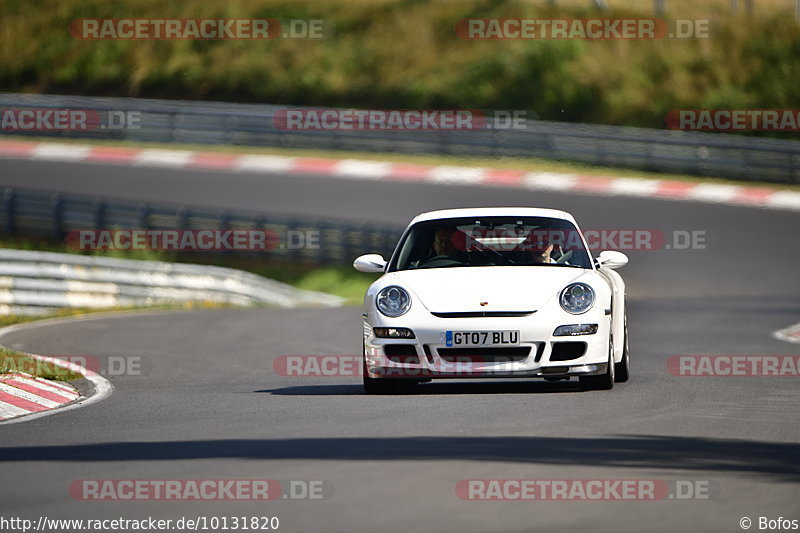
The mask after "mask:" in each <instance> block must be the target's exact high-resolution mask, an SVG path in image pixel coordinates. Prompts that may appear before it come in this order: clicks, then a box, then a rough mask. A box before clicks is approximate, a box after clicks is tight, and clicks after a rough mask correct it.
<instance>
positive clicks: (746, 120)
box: [665, 109, 800, 131]
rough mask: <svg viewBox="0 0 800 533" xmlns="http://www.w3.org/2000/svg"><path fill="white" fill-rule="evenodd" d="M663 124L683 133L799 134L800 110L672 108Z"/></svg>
mask: <svg viewBox="0 0 800 533" xmlns="http://www.w3.org/2000/svg"><path fill="white" fill-rule="evenodd" d="M665 122H666V124H667V127H668V128H669V129H673V130H683V131H800V109H673V110H672V111H670V112H669V113H668V114H667V116H666V118H665Z"/></svg>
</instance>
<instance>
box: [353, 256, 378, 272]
mask: <svg viewBox="0 0 800 533" xmlns="http://www.w3.org/2000/svg"><path fill="white" fill-rule="evenodd" d="M353 268H355V269H356V270H358V271H359V272H383V271H384V269H385V268H386V260H385V259H384V258H383V256H382V255H380V254H367V255H362V256H360V257H357V258H356V260H355V261H353Z"/></svg>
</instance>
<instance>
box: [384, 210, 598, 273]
mask: <svg viewBox="0 0 800 533" xmlns="http://www.w3.org/2000/svg"><path fill="white" fill-rule="evenodd" d="M475 266H546V267H574V268H592V266H591V259H590V256H589V254H588V253H587V251H586V248H585V247H584V243H583V239H582V238H581V234H580V232H579V231H578V229H577V228H576V227H575V226H574V225H573V224H572V223H570V222H568V221H566V220H563V219H558V218H549V217H473V218H449V219H437V220H430V221H425V222H418V223H417V224H414V226H412V227H411V229H410V230H409V231H408V232H407V233H406V235H405V237H404V238H403V240H402V242H401V243H400V245H399V246H398V252H397V253H396V254H395V257H394V258H393V260H392V264H391V265H390V266H389V271H390V272H391V271H397V270H415V269H420V268H452V267H475Z"/></svg>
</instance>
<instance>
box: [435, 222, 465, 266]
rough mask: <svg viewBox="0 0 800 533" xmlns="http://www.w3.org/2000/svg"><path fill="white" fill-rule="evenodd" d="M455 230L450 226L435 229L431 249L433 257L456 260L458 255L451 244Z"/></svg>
mask: <svg viewBox="0 0 800 533" xmlns="http://www.w3.org/2000/svg"><path fill="white" fill-rule="evenodd" d="M455 233H456V230H455V228H453V227H450V226H441V227H439V228H436V233H434V235H433V243H432V244H431V249H432V250H433V257H438V256H445V257H452V258H453V259H457V258H458V256H459V254H458V250H457V249H456V247H455V245H454V244H453V235H455Z"/></svg>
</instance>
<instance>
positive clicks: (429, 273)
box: [353, 208, 629, 394]
mask: <svg viewBox="0 0 800 533" xmlns="http://www.w3.org/2000/svg"><path fill="white" fill-rule="evenodd" d="M627 262H628V258H627V257H626V256H625V254H623V253H620V252H615V251H605V252H602V253H601V254H600V255H599V256H598V258H597V259H596V260H595V259H592V257H591V256H590V255H589V253H588V251H587V247H586V241H585V239H584V237H583V234H582V233H581V232H580V230H579V229H578V227H577V225H576V223H575V219H574V218H573V217H572V215H570V214H569V213H566V212H564V211H556V210H552V209H533V208H479V209H451V210H445V211H433V212H430V213H423V214H421V215H419V216H417V217H416V218H415V219H414V220H412V221H411V224H409V226H408V227H407V228H406V230H405V232H404V233H403V236H402V237H401V238H400V242H399V243H398V245H397V247H396V248H395V251H394V253H393V254H392V257H391V258H390V259H389V261H388V262H387V261H386V260H384V258H383V257H381V256H380V255H377V254H368V255H363V256H361V257H359V258H357V259H356V260H355V262H354V263H353V266H354V267H355V268H356V269H357V270H360V271H362V272H383V273H384V275H383V276H381V277H380V278H379V279H378V280H377V281H375V282H374V283H373V284H372V285H371V286H370V287H369V289H368V290H367V293H366V296H365V297H364V314H363V317H364V389H365V391H366V392H367V393H368V394H391V393H394V392H400V391H402V390H404V389H405V386H408V385H413V384H416V383H418V382H421V381H430V380H431V379H442V378H445V379H446V378H451V379H452V378H517V377H520V378H532V377H535V378H544V379H548V380H560V379H566V380H568V379H570V378H571V377H572V376H578V377H579V381H580V385H581V387H582V388H583V389H611V388H612V387H613V386H614V382H615V381H617V382H622V381H626V380H627V379H628V371H629V370H628V367H629V355H628V334H627V321H626V315H625V283H624V282H623V281H622V278H621V277H620V275H619V274H617V273H616V272H614V271H613V270H612V269H615V268H619V267H621V266H623V265H625V264H626V263H627Z"/></svg>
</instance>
